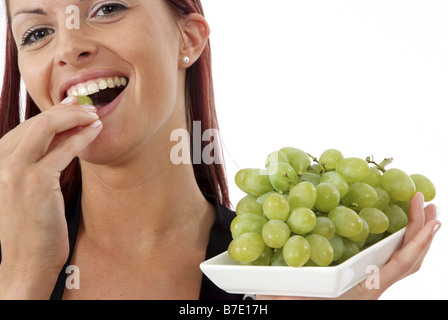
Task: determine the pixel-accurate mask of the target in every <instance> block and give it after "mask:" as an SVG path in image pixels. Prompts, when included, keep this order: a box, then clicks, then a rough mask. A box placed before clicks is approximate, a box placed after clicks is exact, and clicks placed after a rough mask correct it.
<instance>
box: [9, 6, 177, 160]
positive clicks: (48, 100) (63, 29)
mask: <svg viewBox="0 0 448 320" xmlns="http://www.w3.org/2000/svg"><path fill="white" fill-rule="evenodd" d="M9 12H10V14H11V18H12V30H13V34H14V39H15V41H16V44H17V48H18V52H19V67H20V71H21V75H22V77H23V80H24V82H25V84H26V87H27V90H28V92H29V94H30V95H31V97H32V98H33V100H34V101H35V102H36V104H37V105H38V107H39V108H40V109H41V110H42V111H46V110H48V109H50V108H51V107H52V106H54V105H55V104H58V103H60V102H61V101H62V100H63V99H64V97H66V96H67V95H71V94H75V95H76V94H86V93H87V92H88V93H94V95H93V96H92V97H93V98H94V99H93V100H94V102H95V104H96V105H97V107H100V106H102V107H100V108H99V110H98V113H99V115H100V117H101V119H102V121H103V125H104V128H103V131H102V132H101V134H100V136H99V137H98V139H97V140H96V141H95V142H94V143H93V144H92V145H91V146H90V147H89V148H88V149H86V150H85V151H84V153H83V154H82V155H81V156H80V157H81V158H83V157H84V158H85V159H87V160H90V161H92V162H98V163H101V162H104V161H106V160H111V159H114V158H116V159H118V158H119V157H120V156H121V155H124V154H126V153H127V152H129V151H130V150H133V149H138V147H139V146H142V145H145V144H147V143H148V141H152V140H151V139H157V138H160V137H164V138H165V136H166V135H167V133H168V131H172V130H173V129H174V128H175V127H176V126H177V128H179V127H183V126H184V125H185V110H184V109H185V102H184V101H185V100H184V84H183V82H184V77H185V70H184V68H183V67H182V63H181V56H180V55H181V53H180V49H181V47H182V39H183V38H182V35H181V33H180V31H179V30H180V29H179V27H178V24H177V22H178V21H177V20H176V19H177V18H175V17H174V15H173V14H172V12H171V11H170V9H169V8H168V6H167V4H166V2H165V1H163V0H113V1H104V0H58V1H54V0H13V1H11V0H10V1H9ZM97 91H99V92H97ZM95 92H96V94H95ZM168 139H169V136H168ZM168 142H169V140H167V141H165V144H168Z"/></svg>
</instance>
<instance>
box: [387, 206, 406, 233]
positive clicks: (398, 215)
mask: <svg viewBox="0 0 448 320" xmlns="http://www.w3.org/2000/svg"><path fill="white" fill-rule="evenodd" d="M384 213H385V214H386V216H387V218H388V219H389V228H387V232H389V233H395V232H397V231H398V230H400V229H402V228H404V227H406V226H407V225H408V222H409V219H408V216H407V215H406V213H405V212H404V211H403V209H401V208H400V207H399V206H397V205H396V204H391V205H390V206H388V207H387V208H386V209H384Z"/></svg>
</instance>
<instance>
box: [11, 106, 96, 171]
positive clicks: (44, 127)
mask: <svg viewBox="0 0 448 320" xmlns="http://www.w3.org/2000/svg"><path fill="white" fill-rule="evenodd" d="M52 109H53V110H49V111H47V112H45V113H42V114H40V115H38V116H36V117H34V118H33V119H30V120H28V121H29V123H28V126H27V128H26V131H25V133H24V134H23V136H22V138H21V140H20V141H19V143H18V146H17V148H16V150H15V152H16V153H17V155H18V156H19V157H20V158H21V159H25V160H27V161H29V162H32V163H35V162H38V161H39V160H40V159H42V158H43V157H44V155H45V154H46V153H47V152H48V149H49V147H50V145H51V143H52V141H53V139H54V138H55V136H56V135H57V134H60V133H63V132H66V131H68V130H70V129H74V128H77V127H85V126H89V125H90V124H92V123H93V122H95V121H96V120H98V115H97V114H96V112H95V111H94V110H93V109H85V108H82V107H79V106H57V107H53V108H52Z"/></svg>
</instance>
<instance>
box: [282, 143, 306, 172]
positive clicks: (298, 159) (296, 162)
mask: <svg viewBox="0 0 448 320" xmlns="http://www.w3.org/2000/svg"><path fill="white" fill-rule="evenodd" d="M280 151H281V152H283V153H284V154H285V155H286V156H287V157H288V160H289V164H290V165H291V166H292V167H293V169H294V171H295V172H297V174H302V173H303V172H305V171H306V170H307V168H308V167H309V166H310V165H311V159H310V157H309V156H308V154H307V153H306V152H304V151H302V150H300V149H296V148H290V147H288V148H283V149H281V150H280Z"/></svg>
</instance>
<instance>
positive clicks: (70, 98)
mask: <svg viewBox="0 0 448 320" xmlns="http://www.w3.org/2000/svg"><path fill="white" fill-rule="evenodd" d="M74 100H75V96H68V97H67V98H65V99H64V100H62V101H61V104H70V103H72V102H73V101H74Z"/></svg>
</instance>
